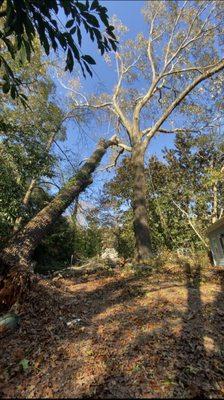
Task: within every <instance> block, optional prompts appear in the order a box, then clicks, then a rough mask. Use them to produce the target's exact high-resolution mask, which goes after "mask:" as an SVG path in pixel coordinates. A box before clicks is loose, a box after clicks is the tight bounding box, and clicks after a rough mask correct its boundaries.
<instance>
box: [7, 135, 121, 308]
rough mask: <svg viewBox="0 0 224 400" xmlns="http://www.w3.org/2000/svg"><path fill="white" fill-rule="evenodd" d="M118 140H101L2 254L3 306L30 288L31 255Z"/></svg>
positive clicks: (90, 180)
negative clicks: (78, 169) (72, 175)
mask: <svg viewBox="0 0 224 400" xmlns="http://www.w3.org/2000/svg"><path fill="white" fill-rule="evenodd" d="M116 144H117V140H116V137H113V138H111V139H110V140H108V141H105V140H100V142H99V144H98V146H97V149H96V150H95V152H94V153H93V154H92V156H91V157H90V158H89V159H88V160H87V161H86V162H85V164H84V165H83V167H82V168H81V169H80V171H79V172H78V173H77V174H76V175H75V176H74V177H72V178H71V179H70V180H69V181H68V182H67V184H66V185H65V186H64V187H63V188H62V189H61V190H60V191H59V193H58V194H57V195H56V196H55V197H54V199H53V200H52V201H51V202H50V203H49V204H48V205H47V206H46V207H44V208H43V209H42V210H41V211H40V212H39V213H38V214H37V215H36V216H35V217H34V218H32V219H31V221H30V222H28V223H27V225H26V226H25V227H24V228H23V229H21V230H20V231H19V232H18V233H17V234H16V235H15V236H13V238H12V239H11V241H10V242H9V244H8V246H7V247H6V248H4V249H3V251H2V252H1V254H0V267H1V270H2V278H1V280H0V307H1V306H4V305H7V306H10V305H12V304H14V302H15V301H16V300H17V298H18V297H20V296H21V295H22V294H23V292H24V289H25V288H26V287H27V286H28V285H29V277H30V260H31V256H32V254H33V252H34V250H35V248H36V247H37V245H38V244H39V243H40V241H41V240H42V239H43V238H44V236H46V234H47V233H48V232H49V230H50V228H51V226H52V225H53V224H54V223H55V222H56V220H57V219H58V217H59V216H60V215H61V214H62V213H63V212H64V211H65V210H66V208H67V207H68V206H69V205H70V204H71V203H72V202H73V201H74V200H75V199H76V198H77V197H78V196H79V194H80V193H81V192H83V191H84V190H85V188H86V187H87V186H88V185H90V183H92V179H91V175H92V173H93V172H94V171H95V169H96V168H97V166H98V165H99V163H100V161H101V159H102V157H103V156H104V154H105V153H106V150H107V148H108V147H109V146H112V145H116Z"/></svg>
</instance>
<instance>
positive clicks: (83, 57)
mask: <svg viewBox="0 0 224 400" xmlns="http://www.w3.org/2000/svg"><path fill="white" fill-rule="evenodd" d="M82 59H83V60H85V61H86V62H87V63H88V64H92V65H95V64H96V61H95V60H94V59H93V58H92V57H91V56H89V55H88V54H86V55H85V56H82Z"/></svg>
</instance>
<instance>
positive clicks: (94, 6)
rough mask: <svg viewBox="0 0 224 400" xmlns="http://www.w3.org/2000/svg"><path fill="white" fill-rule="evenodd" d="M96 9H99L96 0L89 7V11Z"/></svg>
mask: <svg viewBox="0 0 224 400" xmlns="http://www.w3.org/2000/svg"><path fill="white" fill-rule="evenodd" d="M97 7H99V2H98V0H93V2H92V4H91V7H90V10H91V11H92V10H95V9H96V8H97Z"/></svg>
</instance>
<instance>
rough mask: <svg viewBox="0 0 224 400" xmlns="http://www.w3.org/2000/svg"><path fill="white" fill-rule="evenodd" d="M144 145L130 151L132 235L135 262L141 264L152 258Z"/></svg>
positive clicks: (135, 146)
mask: <svg viewBox="0 0 224 400" xmlns="http://www.w3.org/2000/svg"><path fill="white" fill-rule="evenodd" d="M145 150H146V145H145V143H141V142H137V143H136V144H134V146H133V151H132V167H133V174H134V182H133V202H132V207H133V214H134V221H133V226H134V234H135V242H136V260H137V262H140V263H143V262H146V261H147V259H149V258H151V257H152V256H153V252H152V244H151V236H150V229H149V224H148V216H147V202H146V199H147V183H146V177H145V168H144V155H145Z"/></svg>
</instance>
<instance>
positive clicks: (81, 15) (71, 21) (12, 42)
mask: <svg viewBox="0 0 224 400" xmlns="http://www.w3.org/2000/svg"><path fill="white" fill-rule="evenodd" d="M60 13H63V14H64V15H65V17H66V20H67V22H65V25H64V23H63V22H62V21H61V17H59V16H60ZM0 18H1V28H0V40H1V42H2V44H3V47H6V48H7V50H8V52H9V54H10V56H11V57H12V58H13V59H15V56H16V55H17V53H19V54H20V57H21V60H22V62H24V61H25V60H28V62H30V60H31V55H32V53H34V51H35V50H34V46H33V42H34V39H35V37H38V38H39V40H40V43H41V45H42V47H43V49H44V52H45V53H46V55H49V53H50V50H51V49H53V50H54V51H55V52H57V51H58V50H59V49H60V48H61V49H62V50H63V51H64V52H65V53H66V67H65V69H66V70H69V71H70V72H71V71H72V70H73V68H74V64H75V62H78V64H79V65H80V67H81V69H82V73H83V75H84V77H86V72H87V73H88V74H89V75H90V76H92V71H91V65H94V64H95V63H96V62H95V60H94V59H93V58H92V57H91V56H90V55H89V54H82V51H81V46H82V31H81V29H82V27H84V28H85V31H86V33H87V34H88V35H89V37H90V39H91V40H92V42H96V44H97V47H98V49H99V50H100V52H101V54H102V55H103V54H104V53H105V52H109V51H111V50H114V51H116V49H117V40H116V37H115V35H114V33H113V30H114V27H113V26H112V25H110V23H109V17H108V14H107V8H106V7H104V6H102V5H100V3H99V1H98V0H93V1H91V2H89V1H88V0H86V1H85V2H83V1H79V0H46V1H42V0H32V1H28V0H20V1H19V2H18V1H17V0H0ZM102 24H103V27H104V30H103V32H102V29H101V25H102ZM0 66H1V67H2V69H3V71H4V73H3V77H2V89H3V92H4V93H8V92H9V91H10V93H11V96H12V98H15V97H17V96H18V95H20V94H19V92H18V87H19V85H20V84H21V82H20V80H19V79H18V78H17V77H16V76H15V73H14V71H13V69H12V68H11V67H10V65H9V62H8V60H6V59H5V57H4V55H0ZM21 96H22V98H23V99H24V95H22V94H21Z"/></svg>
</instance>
